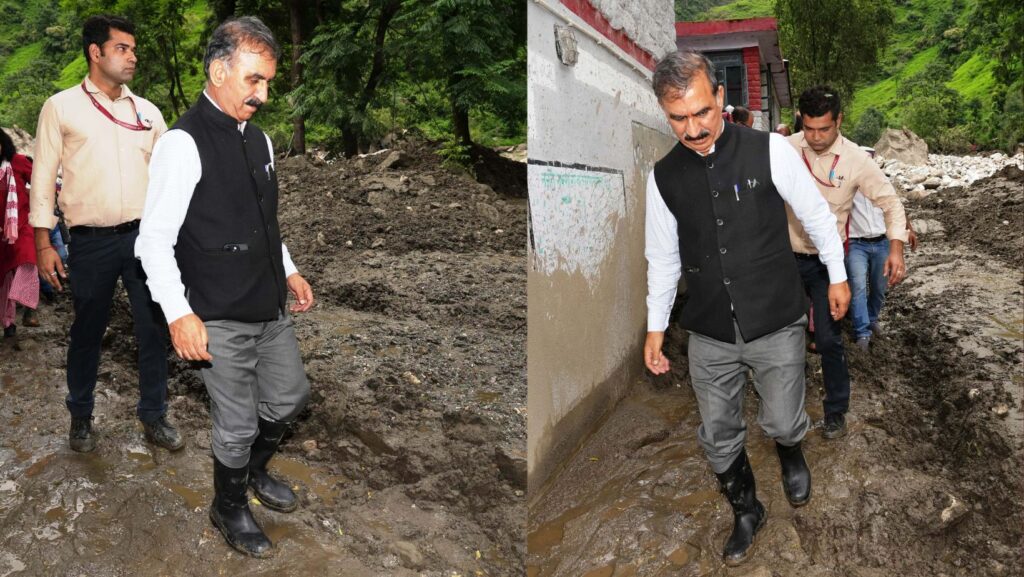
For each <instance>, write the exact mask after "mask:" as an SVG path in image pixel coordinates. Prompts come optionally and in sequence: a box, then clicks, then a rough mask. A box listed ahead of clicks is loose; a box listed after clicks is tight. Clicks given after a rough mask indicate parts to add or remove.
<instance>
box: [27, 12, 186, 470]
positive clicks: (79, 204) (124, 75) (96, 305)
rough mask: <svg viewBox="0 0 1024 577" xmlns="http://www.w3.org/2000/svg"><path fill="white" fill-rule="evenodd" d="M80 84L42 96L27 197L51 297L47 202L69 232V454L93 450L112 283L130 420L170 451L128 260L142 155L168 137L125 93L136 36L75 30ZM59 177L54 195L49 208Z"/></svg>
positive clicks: (161, 366) (139, 280)
mask: <svg viewBox="0 0 1024 577" xmlns="http://www.w3.org/2000/svg"><path fill="white" fill-rule="evenodd" d="M82 49H83V51H84V52H85V56H86V59H87V60H88V62H89V75H88V76H87V77H86V78H85V79H84V80H83V81H82V83H81V84H79V85H76V86H74V87H72V88H69V89H67V90H64V91H63V92H59V93H57V94H55V95H53V96H51V97H50V98H49V99H48V100H47V101H46V103H45V104H44V105H43V108H42V111H41V112H40V113H39V126H38V128H37V130H36V150H35V163H34V167H33V170H32V184H33V186H32V191H31V196H30V210H31V213H30V214H31V216H30V217H29V220H30V222H31V224H32V226H33V227H34V228H35V239H36V251H37V256H38V258H37V261H38V267H39V274H40V275H41V276H42V277H43V278H46V279H48V280H51V282H52V283H53V284H54V285H55V286H56V287H57V288H58V289H59V290H63V286H62V281H64V282H67V279H68V274H67V272H66V271H65V270H64V266H63V264H62V262H61V260H60V257H59V256H58V255H57V252H56V251H55V250H54V249H53V246H52V245H51V244H50V236H49V231H50V230H51V229H52V228H53V226H54V225H55V224H56V218H55V217H54V215H53V214H54V202H55V200H59V202H60V208H61V210H62V211H63V212H64V217H65V219H66V221H67V224H68V225H69V227H70V231H71V243H70V246H69V251H68V252H69V255H68V264H69V267H70V270H71V274H72V275H73V278H72V279H71V283H70V284H71V294H72V297H73V301H74V307H75V319H74V322H73V324H72V326H71V334H70V342H69V344H68V357H67V383H68V396H67V399H66V404H67V407H68V411H69V412H70V413H71V430H70V433H69V436H68V437H69V441H70V444H71V448H72V449H74V450H75V451H80V452H88V451H91V450H93V449H94V448H95V446H96V440H95V437H94V435H93V432H92V413H93V407H94V395H93V391H94V389H95V388H96V376H97V372H98V368H99V360H100V344H101V341H102V339H103V334H104V332H105V331H106V329H107V324H108V322H109V320H110V307H111V304H112V302H113V298H114V291H115V288H116V286H117V280H118V278H120V279H121V282H122V284H123V285H124V287H125V290H126V292H127V293H128V300H129V301H130V303H131V308H132V317H133V319H134V324H135V338H136V341H137V343H138V348H139V357H138V361H139V391H140V399H139V403H138V407H137V411H136V412H137V414H138V417H139V419H140V420H141V421H142V423H143V427H144V429H145V432H146V438H147V439H149V440H150V441H152V442H154V443H156V444H157V445H160V446H162V447H165V448H167V449H170V450H177V449H180V448H181V447H182V446H183V443H182V441H181V437H180V436H179V434H178V432H177V431H176V430H175V429H174V427H172V426H171V425H170V424H169V423H168V422H167V420H166V413H167V341H166V335H165V333H164V327H163V325H164V322H163V318H162V316H161V314H160V309H159V307H158V306H157V305H156V304H155V303H154V302H153V300H152V298H151V297H150V294H149V290H148V289H147V288H146V277H145V273H144V272H143V270H142V266H141V265H140V264H139V262H138V260H136V259H135V255H134V246H135V239H136V237H137V236H138V230H139V217H140V216H141V214H142V208H143V205H144V204H145V197H146V186H147V184H148V177H147V170H148V165H149V156H150V153H151V152H152V150H153V146H154V144H155V143H156V140H157V138H159V137H160V135H161V134H163V133H164V132H165V131H166V130H167V125H166V124H165V123H164V120H163V117H162V116H161V115H160V111H159V110H158V109H157V108H156V106H154V105H153V103H151V102H149V101H148V100H146V99H144V98H139V97H138V96H135V95H134V94H132V92H131V90H129V89H128V87H127V86H125V83H126V82H128V81H130V80H131V79H132V77H133V76H134V75H135V66H136V63H137V58H136V56H135V30H134V27H133V26H132V24H131V23H130V22H128V21H127V20H125V19H123V18H119V17H116V16H93V17H91V18H89V19H88V20H86V21H85V24H84V25H83V27H82ZM58 168H61V169H63V178H64V181H63V187H62V189H61V193H60V198H59V199H55V196H56V195H55V185H56V180H57V171H58Z"/></svg>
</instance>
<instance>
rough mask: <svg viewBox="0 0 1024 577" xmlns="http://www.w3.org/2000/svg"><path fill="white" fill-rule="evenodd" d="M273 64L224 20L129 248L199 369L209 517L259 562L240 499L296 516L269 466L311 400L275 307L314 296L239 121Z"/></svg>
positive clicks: (267, 172)
mask: <svg viewBox="0 0 1024 577" xmlns="http://www.w3.org/2000/svg"><path fill="white" fill-rule="evenodd" d="M279 57H280V48H279V47H278V44H277V42H276V40H275V39H274V36H273V34H271V32H270V30H269V29H267V27H266V26H265V25H264V24H263V23H262V22H261V21H260V20H259V19H257V18H253V17H248V16H247V17H241V18H237V19H231V20H228V21H226V22H224V23H222V24H221V25H220V26H219V27H218V28H217V29H216V30H215V31H214V32H213V35H212V36H211V38H210V42H209V45H208V46H207V48H206V57H205V60H204V68H205V70H206V87H205V89H204V91H203V94H201V95H200V96H199V99H198V101H197V102H196V103H195V105H193V106H192V108H190V109H189V110H188V112H186V113H185V114H184V115H182V117H181V118H180V119H179V120H178V122H177V123H176V124H175V125H174V127H173V129H172V130H170V131H169V132H168V133H167V134H166V135H165V136H164V137H163V138H162V139H161V140H160V143H159V144H158V145H157V147H156V150H155V151H154V153H153V163H152V170H151V179H150V184H149V196H148V198H147V199H146V208H145V211H144V212H143V220H142V222H143V224H142V231H141V233H140V235H139V239H138V242H137V243H136V248H135V251H136V254H137V255H138V257H139V258H140V259H141V260H142V265H143V267H144V268H145V269H146V274H147V275H148V276H149V281H148V282H149V287H150V289H151V290H152V291H153V296H154V299H155V300H156V301H157V302H158V303H160V306H161V307H162V308H163V310H164V315H165V316H166V318H167V321H168V322H169V324H170V332H171V340H172V344H173V345H174V350H175V351H176V352H177V354H178V355H179V356H180V357H181V358H182V359H185V360H189V361H201V362H202V363H204V364H203V365H202V366H203V368H202V370H201V374H202V377H203V382H204V383H205V384H206V390H207V391H208V392H209V394H210V413H211V416H212V420H213V443H212V445H213V454H214V473H213V474H214V493H215V494H214V498H213V504H212V505H211V507H210V519H211V520H212V521H213V523H214V524H215V525H216V526H217V528H218V529H219V530H220V531H221V533H222V534H223V535H224V538H225V539H226V540H227V542H228V543H229V544H230V545H231V546H232V547H234V548H235V549H237V550H238V551H240V552H242V553H245V554H246V555H251V556H255V557H265V556H267V555H269V554H270V552H271V548H272V544H271V542H270V540H269V539H268V538H267V536H266V534H264V533H263V530H262V529H261V528H260V526H259V525H258V524H257V523H256V520H255V519H254V518H253V516H252V512H251V511H250V509H249V504H248V499H247V498H246V489H247V487H252V489H253V492H254V493H255V494H256V496H257V497H258V498H259V500H260V501H261V502H262V503H263V504H264V505H266V506H267V507H269V508H271V509H274V510H278V511H285V512H287V511H293V510H294V509H295V508H296V507H297V506H298V499H297V498H296V496H295V494H294V493H293V492H292V490H291V488H290V487H289V486H288V484H286V483H282V482H280V481H278V480H276V479H274V478H273V477H271V476H270V475H269V473H268V472H267V464H268V463H269V462H270V459H271V457H273V455H274V453H275V452H276V451H277V447H278V444H279V443H280V441H281V438H282V437H283V436H284V434H285V432H286V430H287V428H288V426H289V424H290V423H291V422H292V420H294V419H295V417H296V416H297V415H298V414H299V412H300V411H301V410H302V408H303V407H304V406H305V404H306V401H307V399H308V397H309V383H308V381H307V380H306V374H305V371H304V369H303V367H302V359H301V358H300V356H299V348H298V342H297V341H296V339H295V331H294V328H293V325H292V320H291V318H290V317H289V315H288V309H287V308H286V302H287V293H288V291H290V292H291V293H292V294H293V295H294V296H295V298H296V300H297V303H296V304H293V305H292V306H291V311H292V312H298V311H306V310H309V308H310V307H311V306H312V305H313V292H312V290H311V289H310V287H309V284H308V283H307V282H306V281H305V280H304V279H303V278H302V276H301V275H299V273H298V272H297V270H296V268H295V265H294V264H292V261H291V258H290V257H289V255H288V251H287V249H286V248H285V246H284V244H282V242H281V232H280V229H279V227H278V221H277V204H278V188H277V174H276V172H275V171H274V156H273V148H272V146H271V144H270V139H269V138H268V137H267V136H266V135H265V134H264V133H263V132H262V131H261V130H260V129H259V128H257V127H256V126H254V125H253V124H252V123H250V122H249V119H250V118H252V116H253V114H255V113H256V111H257V110H259V108H260V106H262V105H263V104H264V103H265V102H266V101H267V91H268V85H269V83H270V81H271V80H272V79H273V78H274V74H275V73H276V70H277V60H278V58H279ZM156 215H159V218H157V217H156ZM150 216H153V218H150Z"/></svg>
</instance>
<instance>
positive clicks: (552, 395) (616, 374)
mask: <svg viewBox="0 0 1024 577" xmlns="http://www.w3.org/2000/svg"><path fill="white" fill-rule="evenodd" d="M599 4H600V6H599ZM593 5H594V6H595V7H597V8H599V9H602V10H604V9H607V10H608V12H607V13H606V14H607V15H608V18H609V21H610V22H612V23H613V25H614V24H615V23H616V22H621V23H622V29H623V30H624V31H626V32H627V33H628V34H630V35H631V36H632V35H634V34H635V35H637V36H638V37H640V38H641V39H643V42H645V43H647V46H644V45H643V44H641V46H644V47H645V48H648V49H649V50H650V51H651V52H652V53H653V55H654V56H655V57H656V58H657V57H660V56H662V55H663V54H664V53H665V52H666V51H667V50H672V49H675V43H674V38H672V34H673V30H674V28H673V18H672V2H671V0H642V1H637V2H611V1H605V2H597V1H596V0H595V1H594V4H593ZM527 14H528V18H529V27H528V28H529V37H528V42H529V44H528V51H529V63H528V81H529V93H528V116H527V120H528V127H529V128H528V148H529V158H530V165H529V167H528V174H529V182H530V231H529V233H530V253H529V268H528V300H529V313H528V331H529V332H528V334H529V337H528V351H527V353H528V357H527V358H528V361H527V363H528V375H529V376H528V379H529V400H528V412H529V419H528V433H529V441H528V443H529V455H528V466H529V473H530V490H531V492H533V491H535V490H536V489H537V488H539V485H540V483H541V482H543V480H544V479H545V478H546V477H547V475H548V473H550V472H551V469H552V468H554V467H556V466H557V463H558V462H559V461H560V460H561V459H562V458H564V457H565V456H566V455H567V454H568V452H569V451H571V450H572V449H573V448H574V447H575V446H576V445H577V443H578V442H579V441H580V440H581V437H582V436H583V435H585V434H587V433H588V432H589V431H590V428H591V427H592V425H593V424H594V421H595V420H596V419H597V418H599V417H600V415H601V414H602V413H603V412H604V411H606V410H608V409H610V408H611V406H612V405H614V403H615V402H616V401H617V400H618V399H619V398H620V397H621V396H622V394H624V393H625V391H626V390H627V389H628V386H629V385H630V384H631V383H632V382H634V381H635V379H636V378H637V377H638V376H639V375H640V374H641V373H640V371H641V369H642V364H641V360H640V359H641V357H640V346H641V344H642V337H643V334H644V332H645V330H646V308H645V304H644V298H645V296H646V262H645V261H644V258H643V218H644V198H643V194H644V187H643V183H644V182H645V179H646V175H647V171H649V170H650V168H651V166H652V165H653V162H654V161H655V160H657V159H658V158H660V157H661V155H662V154H663V153H664V152H665V151H666V150H667V149H668V147H669V146H670V145H671V143H672V142H673V141H672V139H671V138H670V137H669V136H668V135H669V132H668V125H667V123H666V121H665V119H664V115H663V113H662V112H661V109H660V108H659V107H658V104H657V102H656V100H655V98H654V95H653V93H652V91H651V88H650V74H651V72H650V70H648V69H646V68H644V67H643V66H642V65H640V64H639V63H638V62H636V61H635V60H633V59H632V58H630V57H629V56H626V55H625V53H624V52H623V51H621V50H620V49H619V48H618V47H616V46H615V45H614V44H613V43H612V42H611V41H609V40H608V39H606V38H604V37H603V36H600V35H599V34H597V33H596V32H594V31H593V30H592V29H591V28H589V27H588V26H587V25H586V24H585V23H584V22H583V21H582V20H581V19H580V18H578V17H577V16H576V15H574V14H573V13H572V12H571V11H569V10H568V9H567V8H565V7H564V6H563V5H561V4H560V3H558V2H556V1H553V0H552V1H549V2H545V1H544V0H541V1H540V2H533V1H531V2H530V3H529V7H528V11H527ZM567 23H571V24H572V26H573V27H574V34H575V37H576V40H577V42H578V51H579V59H578V62H577V64H576V65H575V66H566V65H563V64H561V63H560V62H559V60H558V58H557V55H556V52H555V33H554V30H555V26H565V25H566V24H567ZM630 30H633V32H630ZM658 46H661V47H662V48H661V49H658V48H657V47H658Z"/></svg>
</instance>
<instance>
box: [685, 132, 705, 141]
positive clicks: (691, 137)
mask: <svg viewBox="0 0 1024 577" xmlns="http://www.w3.org/2000/svg"><path fill="white" fill-rule="evenodd" d="M710 134H711V133H710V132H708V131H707V130H701V131H700V134H698V135H697V136H690V135H689V134H684V135H683V139H685V140H689V141H694V140H700V139H702V138H704V137H705V136H709V135H710Z"/></svg>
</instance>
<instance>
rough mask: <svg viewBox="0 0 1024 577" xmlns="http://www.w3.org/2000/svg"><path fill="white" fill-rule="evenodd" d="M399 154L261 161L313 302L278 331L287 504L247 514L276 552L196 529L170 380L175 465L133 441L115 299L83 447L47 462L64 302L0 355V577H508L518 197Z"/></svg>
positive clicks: (430, 157) (519, 343)
mask: <svg viewBox="0 0 1024 577" xmlns="http://www.w3.org/2000/svg"><path fill="white" fill-rule="evenodd" d="M400 148H401V151H399V152H394V151H386V152H383V153H380V154H377V155H373V156H369V157H365V158H362V159H355V160H350V161H346V160H337V161H331V162H325V161H323V160H322V159H320V158H318V157H315V156H309V157H305V158H293V159H288V160H280V161H279V180H280V183H281V189H282V205H281V212H280V217H281V222H282V229H283V232H284V237H285V241H286V243H287V245H288V248H289V250H290V252H291V254H292V257H293V259H294V260H295V262H296V264H297V265H298V267H299V269H300V271H302V272H303V274H304V276H305V277H306V278H307V279H308V280H309V281H310V283H311V284H312V286H313V289H314V291H315V294H316V298H317V299H318V304H317V306H316V307H315V309H314V310H313V311H311V312H309V313H306V314H304V315H300V316H298V317H297V319H296V327H297V333H298V337H299V342H300V349H301V352H302V357H303V360H304V362H305V365H306V370H307V373H308V375H309V378H310V382H311V386H312V397H311V401H310V404H309V407H308V409H307V410H305V411H304V412H303V414H302V415H301V416H300V419H299V422H298V423H297V425H296V427H295V428H294V430H293V433H292V435H291V436H290V437H289V438H287V439H286V441H285V443H284V445H283V449H282V453H281V456H280V457H279V458H277V459H275V461H274V463H273V467H274V468H276V469H277V470H278V471H279V472H280V473H282V474H284V475H285V476H287V477H288V478H290V479H291V480H292V481H293V482H294V484H295V485H296V486H297V487H298V488H299V492H300V494H301V495H302V500H303V504H302V506H301V507H300V509H299V511H297V512H295V513H292V514H287V515H285V514H277V513H274V512H270V511H267V510H266V509H265V508H263V507H260V506H258V505H255V514H256V516H257V518H258V519H259V520H260V522H261V523H263V524H264V526H265V528H266V530H267V531H268V533H269V534H270V535H271V537H272V538H273V539H274V540H275V542H276V543H277V554H276V556H275V557H274V558H272V559H269V560H261V561H255V560H250V559H244V558H242V557H241V556H240V555H238V554H236V553H234V552H233V551H231V550H230V549H229V548H228V547H227V546H226V545H225V544H224V543H223V539H222V538H221V537H220V535H219V534H218V533H217V532H216V531H215V530H214V529H212V527H211V526H210V522H209V520H208V519H207V514H206V507H207V505H208V503H209V500H210V498H211V497H212V488H211V486H210V484H211V479H212V477H211V475H212V473H211V470H212V463H211V460H210V453H209V428H210V422H209V416H208V411H207V409H206V403H207V401H208V399H207V396H206V393H205V390H204V388H203V385H202V382H201V381H200V380H199V378H198V374H197V373H195V372H194V371H192V370H191V368H190V367H189V366H187V365H186V364H185V363H183V362H181V361H177V360H174V361H172V364H171V381H170V392H169V398H170V404H171V416H172V420H174V421H176V423H177V424H178V426H179V428H180V429H181V431H182V433H183V435H184V437H185V438H186V440H187V447H186V449H185V450H183V451H182V452H179V453H175V454H168V453H167V452H166V451H163V450H156V449H153V448H151V447H149V446H147V445H146V443H145V442H144V440H143V439H142V431H141V427H140V426H139V425H138V424H137V422H136V421H135V420H134V417H133V411H134V403H135V401H136V399H137V392H136V391H135V385H134V383H135V377H134V356H135V347H134V344H133V339H132V338H131V324H130V312H129V309H128V307H127V301H126V299H124V297H121V298H120V299H119V300H118V301H117V302H116V303H115V307H114V311H113V320H112V323H111V328H110V331H109V332H108V334H107V336H106V338H105V341H104V354H103V360H102V364H101V376H100V382H99V384H98V387H97V399H98V401H97V408H96V413H95V417H96V428H97V430H98V431H99V432H100V435H101V436H100V439H99V448H98V449H97V451H96V452H95V453H93V454H89V455H79V454H75V453H73V452H71V451H70V450H69V449H68V448H67V441H66V431H67V429H66V427H67V414H66V411H65V410H64V408H63V401H62V399H63V395H64V392H65V390H64V378H65V377H64V371H63V365H64V355H65V354H66V348H65V342H66V334H67V328H68V326H69V324H70V298H69V297H68V296H66V295H65V296H62V297H61V298H60V299H58V302H57V303H56V304H55V305H47V306H45V307H44V308H43V309H42V310H41V311H40V319H41V321H42V323H43V326H42V327H40V328H38V329H25V328H22V327H19V331H20V337H19V339H18V343H17V346H18V348H19V349H20V350H15V346H14V344H15V343H13V342H10V341H5V342H4V343H3V344H2V348H0V355H2V365H0V372H2V373H3V374H2V381H0V399H2V402H0V422H3V423H4V426H3V427H2V429H3V431H2V433H0V575H3V576H6V575H18V576H22V575H39V576H44V575H45V576H51V575H91V576H92V575H96V576H106V575H143V576H147V575H154V576H155V575H188V576H192V575H195V576H207V575H287V576H292V575H294V576H306V575H339V574H344V575H355V576H363V575H366V576H378V575H396V576H406V575H409V576H411V575H430V576H441V575H445V576H450V575H452V574H453V573H458V574H461V575H494V576H497V575H520V574H522V572H523V558H524V555H525V548H524V546H523V544H522V527H523V524H524V523H525V497H524V491H525V486H526V481H525V470H526V463H525V456H526V455H525V450H526V427H525V406H526V375H525V371H526V363H525V352H524V351H525V344H526V343H525V339H526V328H525V327H526V294H525V292H526V290H525V286H526V283H525V274H524V266H525V257H524V241H523V234H522V231H523V230H524V229H525V218H526V217H525V203H524V201H523V200H522V197H523V196H525V192H524V191H522V190H518V191H516V192H515V194H502V193H498V192H495V190H494V189H492V188H491V187H489V186H486V185H482V184H479V183H478V182H476V181H474V180H473V179H472V178H470V177H469V176H468V175H466V174H463V173H460V172H458V171H453V170H450V169H447V168H444V167H442V166H441V165H440V164H439V162H438V159H437V157H436V156H435V155H434V154H433V152H432V150H431V149H430V148H429V147H427V146H424V145H422V144H418V143H412V142H406V143H404V144H402V145H401V146H400ZM490 161H491V162H500V159H494V158H492V159H490ZM516 170H522V172H523V173H524V174H525V167H524V165H518V166H507V165H502V166H496V167H494V168H493V169H492V171H491V172H493V173H495V174H502V173H504V172H509V171H510V172H512V173H514V172H515V171H516ZM524 180H525V179H524Z"/></svg>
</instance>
